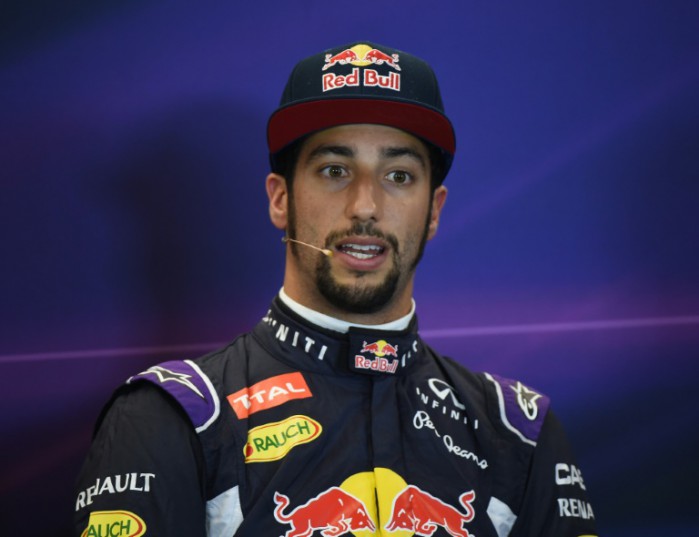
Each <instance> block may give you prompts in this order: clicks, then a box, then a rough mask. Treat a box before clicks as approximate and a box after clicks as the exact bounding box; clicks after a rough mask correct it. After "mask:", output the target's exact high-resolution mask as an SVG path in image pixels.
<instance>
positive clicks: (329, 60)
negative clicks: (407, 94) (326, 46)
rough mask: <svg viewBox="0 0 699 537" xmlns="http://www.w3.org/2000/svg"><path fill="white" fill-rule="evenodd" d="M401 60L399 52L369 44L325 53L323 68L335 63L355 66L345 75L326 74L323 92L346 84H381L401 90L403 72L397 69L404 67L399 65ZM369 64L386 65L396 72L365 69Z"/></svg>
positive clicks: (369, 85) (368, 85) (328, 67)
mask: <svg viewBox="0 0 699 537" xmlns="http://www.w3.org/2000/svg"><path fill="white" fill-rule="evenodd" d="M399 61H400V57H399V55H398V54H386V53H385V52H382V51H380V50H379V49H376V48H372V47H370V46H369V45H355V46H353V47H352V48H348V49H345V50H343V51H341V52H339V53H337V54H335V55H332V54H326V55H325V64H324V65H323V69H322V70H323V71H326V70H328V69H330V68H332V67H334V66H336V65H347V64H350V65H354V66H356V67H355V68H354V69H352V71H351V72H350V73H349V74H345V75H339V74H336V73H332V72H330V73H325V74H323V91H324V92H326V91H331V90H334V89H338V88H344V87H345V86H350V87H352V86H357V87H358V86H365V87H380V88H385V89H390V90H393V91H400V74H399V73H397V72H394V71H400V70H401V68H400V65H398V62H399ZM370 65H387V66H388V67H391V68H392V69H393V70H394V71H391V72H389V73H388V74H383V75H382V74H379V72H378V71H377V70H376V69H364V67H367V66H370Z"/></svg>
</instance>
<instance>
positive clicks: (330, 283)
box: [287, 192, 434, 314]
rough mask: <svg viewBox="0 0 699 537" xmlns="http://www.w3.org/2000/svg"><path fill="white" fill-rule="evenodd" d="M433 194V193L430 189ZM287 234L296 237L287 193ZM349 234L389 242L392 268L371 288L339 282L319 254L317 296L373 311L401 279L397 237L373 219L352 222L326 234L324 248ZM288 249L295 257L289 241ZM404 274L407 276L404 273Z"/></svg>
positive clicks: (383, 303) (423, 238)
mask: <svg viewBox="0 0 699 537" xmlns="http://www.w3.org/2000/svg"><path fill="white" fill-rule="evenodd" d="M433 194H434V192H433ZM431 201H432V198H431V197H430V211H428V214H427V219H426V221H425V225H424V227H423V231H422V236H421V237H420V245H419V248H418V252H417V255H416V256H415V259H414V260H413V261H412V263H411V264H410V268H409V269H408V270H409V272H413V271H414V270H415V268H416V267H417V265H418V263H419V262H420V259H422V255H423V253H424V251H425V245H426V244H427V235H428V233H429V223H430V217H431V214H432V210H431V207H432V203H431ZM287 233H288V235H289V237H290V238H296V211H295V205H294V201H293V194H292V193H291V192H289V221H288V231H287ZM353 235H358V236H371V237H378V238H381V239H383V240H385V241H386V242H388V243H389V244H390V245H391V251H392V256H393V259H392V261H393V268H392V269H391V271H390V272H389V273H388V274H387V275H386V277H385V278H384V280H383V281H382V282H380V283H379V284H377V285H374V286H372V287H366V286H359V285H341V284H339V283H338V282H337V281H336V280H335V279H334V278H333V276H332V273H331V269H330V258H328V257H327V256H324V255H321V256H319V258H318V262H317V264H316V268H315V276H316V285H317V287H318V291H319V292H320V294H321V295H323V297H324V298H325V299H326V300H327V301H328V302H329V303H330V304H332V305H334V306H335V307H337V308H339V309H340V310H342V311H346V312H348V313H355V314H362V313H365V314H366V313H376V312H378V311H381V309H382V308H384V307H385V306H386V305H387V304H388V303H389V302H390V301H391V299H393V297H394V295H395V293H396V290H397V288H398V283H399V281H400V278H401V272H400V266H401V265H400V251H399V245H398V239H397V238H396V236H395V235H393V234H390V235H386V234H384V233H382V232H380V231H378V230H376V229H374V228H373V222H371V221H370V222H356V223H355V224H354V225H353V226H352V228H351V229H349V230H346V231H344V232H339V231H335V232H332V233H330V234H329V235H328V237H326V239H325V245H324V248H330V247H331V245H332V244H333V242H334V241H336V240H338V239H341V238H343V237H349V236H353ZM290 246H291V252H292V254H293V255H295V256H296V257H298V255H299V252H298V249H297V248H296V246H297V245H296V244H294V243H290ZM355 274H356V276H357V283H359V282H360V280H361V279H362V278H363V277H364V276H366V273H365V272H361V271H357V272H356V273H355ZM406 277H407V275H406Z"/></svg>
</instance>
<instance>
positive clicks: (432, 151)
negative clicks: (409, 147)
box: [270, 136, 448, 192]
mask: <svg viewBox="0 0 699 537" xmlns="http://www.w3.org/2000/svg"><path fill="white" fill-rule="evenodd" d="M306 138H308V136H304V137H302V138H299V139H298V140H295V141H294V142H292V143H291V144H289V145H287V146H286V147H285V148H284V149H282V150H280V151H278V152H277V153H276V154H275V155H271V156H270V163H271V166H272V172H274V173H278V174H279V175H281V176H283V177H284V178H285V179H286V182H287V184H288V185H289V186H291V185H292V183H293V181H294V170H295V169H296V163H297V162H298V160H299V155H300V154H301V148H302V147H303V143H304V142H305V141H306ZM420 141H421V142H422V143H423V144H425V147H426V148H427V154H428V156H429V159H430V185H431V187H432V191H433V192H434V191H435V190H436V188H437V187H438V186H439V185H441V184H442V182H443V181H444V178H445V176H446V174H445V171H444V170H445V165H446V159H447V158H448V157H447V156H446V155H445V153H444V151H442V150H441V149H440V148H438V147H437V146H436V145H433V144H431V143H429V142H426V141H425V140H422V139H420Z"/></svg>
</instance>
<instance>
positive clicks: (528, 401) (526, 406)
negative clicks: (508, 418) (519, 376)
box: [510, 381, 541, 421]
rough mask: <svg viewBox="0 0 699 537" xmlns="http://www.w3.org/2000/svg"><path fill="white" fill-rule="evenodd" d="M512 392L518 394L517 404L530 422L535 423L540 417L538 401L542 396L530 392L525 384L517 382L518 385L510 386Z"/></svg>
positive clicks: (532, 391)
mask: <svg viewBox="0 0 699 537" xmlns="http://www.w3.org/2000/svg"><path fill="white" fill-rule="evenodd" d="M510 388H511V389H512V391H514V392H515V393H516V394H517V404H518V405H519V408H521V409H522V412H523V413H524V415H525V416H526V418H527V419H528V420H529V421H534V420H535V419H536V417H537V416H538V415H539V407H538V405H537V404H536V400H537V399H539V397H541V394H538V393H536V392H535V391H534V390H530V389H529V388H527V387H526V386H525V385H524V384H522V383H521V382H519V381H517V384H515V385H514V386H510Z"/></svg>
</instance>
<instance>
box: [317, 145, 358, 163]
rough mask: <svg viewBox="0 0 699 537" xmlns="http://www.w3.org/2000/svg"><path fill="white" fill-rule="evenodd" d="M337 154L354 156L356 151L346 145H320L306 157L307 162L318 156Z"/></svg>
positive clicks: (339, 155)
mask: <svg viewBox="0 0 699 537" xmlns="http://www.w3.org/2000/svg"><path fill="white" fill-rule="evenodd" d="M327 155H337V156H338V157H353V156H354V151H353V150H352V149H351V148H350V147H347V146H346V145H326V144H323V145H319V146H318V147H316V148H315V149H314V150H313V151H311V152H310V153H309V154H308V157H306V162H311V161H312V160H314V159H316V158H318V157H324V156H327Z"/></svg>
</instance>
